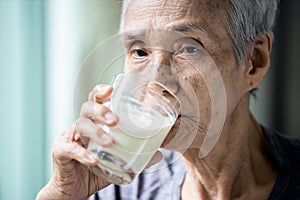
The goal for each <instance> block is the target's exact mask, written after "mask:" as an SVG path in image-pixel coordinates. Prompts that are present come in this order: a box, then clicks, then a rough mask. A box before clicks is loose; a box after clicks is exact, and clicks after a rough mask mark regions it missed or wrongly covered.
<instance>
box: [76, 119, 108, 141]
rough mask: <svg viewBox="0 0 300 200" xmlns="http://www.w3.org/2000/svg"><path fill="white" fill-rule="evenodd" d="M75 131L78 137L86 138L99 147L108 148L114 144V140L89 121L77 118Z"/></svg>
mask: <svg viewBox="0 0 300 200" xmlns="http://www.w3.org/2000/svg"><path fill="white" fill-rule="evenodd" d="M76 129H77V132H78V133H79V134H80V137H82V136H83V137H88V138H90V139H91V140H93V141H95V142H96V143H97V144H99V145H101V146H109V145H111V144H113V143H114V139H113V138H112V137H111V136H110V135H109V134H107V133H105V131H103V130H102V128H101V127H100V126H98V125H96V124H95V123H94V122H92V121H91V120H90V119H87V118H79V119H78V120H77V121H76Z"/></svg>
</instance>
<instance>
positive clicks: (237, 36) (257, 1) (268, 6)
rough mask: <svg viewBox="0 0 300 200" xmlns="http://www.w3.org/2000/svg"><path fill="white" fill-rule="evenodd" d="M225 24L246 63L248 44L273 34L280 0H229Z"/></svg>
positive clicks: (241, 60)
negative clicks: (260, 37) (260, 36)
mask: <svg viewBox="0 0 300 200" xmlns="http://www.w3.org/2000/svg"><path fill="white" fill-rule="evenodd" d="M129 2H130V0H123V7H122V15H121V24H120V30H121V31H122V30H123V29H124V17H125V12H126V9H127V6H128V4H129ZM229 3H230V7H229V8H228V9H227V18H225V22H224V23H225V24H227V26H225V27H226V28H227V32H228V34H229V36H230V38H231V40H232V42H233V47H234V53H235V57H236V60H237V62H238V63H239V64H241V65H243V64H244V63H245V56H246V46H247V44H249V43H251V42H254V41H255V40H256V39H257V37H258V36H259V35H261V34H265V33H271V34H273V31H272V29H273V26H274V21H275V16H276V13H277V8H278V4H279V0H229Z"/></svg>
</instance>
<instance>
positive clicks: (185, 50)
mask: <svg viewBox="0 0 300 200" xmlns="http://www.w3.org/2000/svg"><path fill="white" fill-rule="evenodd" d="M197 51H199V48H197V47H183V48H182V49H181V51H180V52H181V53H196V52H197Z"/></svg>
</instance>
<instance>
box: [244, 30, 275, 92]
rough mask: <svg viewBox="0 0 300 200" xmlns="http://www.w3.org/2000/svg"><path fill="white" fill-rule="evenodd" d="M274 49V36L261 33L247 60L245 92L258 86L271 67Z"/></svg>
mask: <svg viewBox="0 0 300 200" xmlns="http://www.w3.org/2000/svg"><path fill="white" fill-rule="evenodd" d="M271 50H272V37H271V35H270V33H266V34H264V35H261V36H259V37H258V39H257V40H256V42H255V44H254V46H251V48H250V52H248V54H247V55H248V56H247V62H246V70H245V76H246V79H247V81H246V85H245V88H244V89H245V92H249V91H251V90H252V89H254V88H256V87H257V86H258V85H259V84H260V82H261V80H262V79H263V77H264V75H265V74H266V72H267V71H268V69H269V67H270V54H271Z"/></svg>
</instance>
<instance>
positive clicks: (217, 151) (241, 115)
mask: <svg viewBox="0 0 300 200" xmlns="http://www.w3.org/2000/svg"><path fill="white" fill-rule="evenodd" d="M247 101H248V100H244V103H245V104H247V103H248V102H247ZM242 103H243V102H242ZM268 149H269V148H268V145H267V142H266V141H265V138H264V135H263V133H262V130H261V128H260V126H259V125H258V123H257V122H256V121H255V119H254V118H253V117H252V115H251V114H250V112H249V111H248V110H247V112H246V113H245V112H240V111H238V110H237V111H235V112H234V113H233V115H232V116H231V117H230V120H227V121H226V123H225V126H224V128H223V132H222V134H221V136H220V138H219V140H218V143H217V144H216V145H215V147H214V148H213V150H212V151H211V152H210V153H209V154H208V155H207V156H206V157H205V158H199V150H198V149H189V150H187V151H186V152H185V153H184V154H183V161H184V164H185V166H186V171H187V173H186V177H185V181H184V183H183V186H182V196H183V199H184V197H186V198H187V199H190V198H191V197H193V199H195V198H197V199H267V197H268V195H269V193H270V192H271V189H272V187H273V185H274V183H275V171H274V169H273V168H272V167H271V166H272V165H271V163H270V159H269V157H270V156H269V154H268V153H266V152H268Z"/></svg>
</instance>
